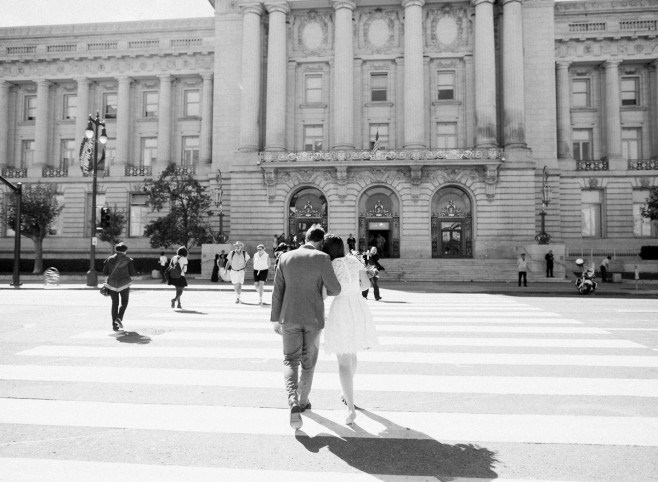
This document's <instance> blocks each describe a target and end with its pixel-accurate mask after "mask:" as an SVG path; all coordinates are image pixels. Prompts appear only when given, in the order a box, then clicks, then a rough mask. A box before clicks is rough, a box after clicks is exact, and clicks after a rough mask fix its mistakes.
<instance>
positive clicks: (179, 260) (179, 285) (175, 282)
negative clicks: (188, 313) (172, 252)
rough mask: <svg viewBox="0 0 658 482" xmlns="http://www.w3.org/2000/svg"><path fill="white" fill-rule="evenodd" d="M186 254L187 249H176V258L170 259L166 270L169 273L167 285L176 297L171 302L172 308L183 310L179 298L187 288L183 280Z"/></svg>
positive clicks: (185, 271)
mask: <svg viewBox="0 0 658 482" xmlns="http://www.w3.org/2000/svg"><path fill="white" fill-rule="evenodd" d="M187 254H188V253H187V248H186V247H185V246H181V247H180V248H178V250H177V251H176V256H173V257H172V258H171V261H170V262H169V267H168V268H167V270H168V272H169V285H170V286H173V287H175V288H176V296H175V297H174V298H172V300H171V307H172V308H176V307H178V308H179V309H182V308H183V307H182V306H181V303H180V298H181V296H183V291H184V290H185V287H186V286H187V280H186V279H185V273H187Z"/></svg>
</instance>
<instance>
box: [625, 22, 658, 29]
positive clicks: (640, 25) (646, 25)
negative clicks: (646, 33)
mask: <svg viewBox="0 0 658 482" xmlns="http://www.w3.org/2000/svg"><path fill="white" fill-rule="evenodd" d="M657 29H658V20H622V21H620V22H619V30H657Z"/></svg>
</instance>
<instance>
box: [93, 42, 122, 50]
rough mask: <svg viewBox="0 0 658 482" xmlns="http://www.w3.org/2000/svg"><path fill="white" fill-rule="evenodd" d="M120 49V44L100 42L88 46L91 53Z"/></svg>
mask: <svg viewBox="0 0 658 482" xmlns="http://www.w3.org/2000/svg"><path fill="white" fill-rule="evenodd" d="M118 47H119V44H118V42H99V43H92V44H87V50H89V51H91V52H96V51H102V50H117V48H118Z"/></svg>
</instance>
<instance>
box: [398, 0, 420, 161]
mask: <svg viewBox="0 0 658 482" xmlns="http://www.w3.org/2000/svg"><path fill="white" fill-rule="evenodd" d="M423 5H425V0H403V1H402V7H403V8H404V144H403V147H404V148H405V149H424V148H425V89H424V76H423V71H424V66H423Z"/></svg>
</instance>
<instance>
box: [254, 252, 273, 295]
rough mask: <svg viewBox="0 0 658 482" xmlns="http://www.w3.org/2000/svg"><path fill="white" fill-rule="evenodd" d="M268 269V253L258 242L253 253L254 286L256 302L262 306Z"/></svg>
mask: <svg viewBox="0 0 658 482" xmlns="http://www.w3.org/2000/svg"><path fill="white" fill-rule="evenodd" d="M269 269H270V255H269V254H267V252H266V251H265V246H264V245H263V244H259V245H258V246H256V254H254V287H255V288H256V291H257V292H258V304H259V305H260V306H263V291H264V290H265V282H266V281H267V273H268V271H269Z"/></svg>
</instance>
